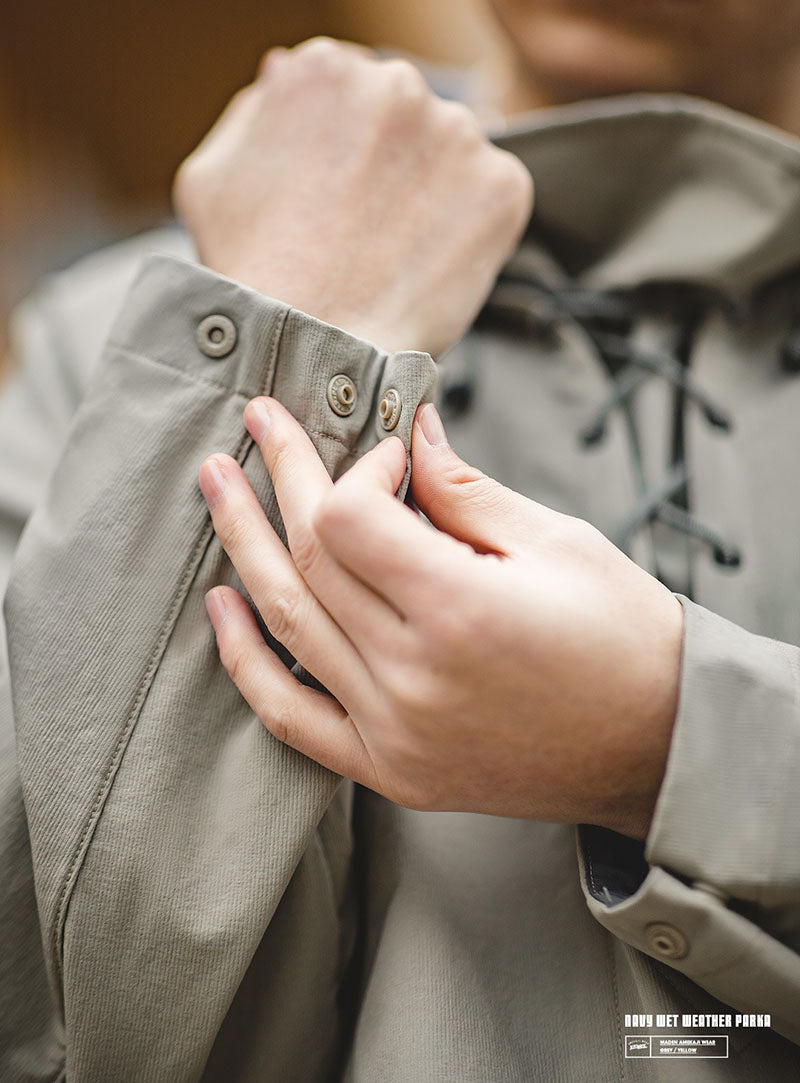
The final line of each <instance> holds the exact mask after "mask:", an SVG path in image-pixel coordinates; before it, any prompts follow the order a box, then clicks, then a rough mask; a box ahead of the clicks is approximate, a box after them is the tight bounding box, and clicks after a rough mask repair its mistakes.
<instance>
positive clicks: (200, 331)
mask: <svg viewBox="0 0 800 1083" xmlns="http://www.w3.org/2000/svg"><path fill="white" fill-rule="evenodd" d="M196 338H197V345H198V346H199V347H200V349H201V350H202V351H203V353H204V354H205V355H206V357H213V358H215V359H219V358H220V357H227V356H228V354H229V353H230V352H231V351H232V350H233V348H234V346H235V345H236V339H237V334H236V324H235V323H234V322H233V320H231V319H229V318H228V317H227V316H222V315H220V314H219V313H215V314H214V315H213V316H206V318H205V319H204V320H202V321H201V323H199V324H198V327H197V335H196Z"/></svg>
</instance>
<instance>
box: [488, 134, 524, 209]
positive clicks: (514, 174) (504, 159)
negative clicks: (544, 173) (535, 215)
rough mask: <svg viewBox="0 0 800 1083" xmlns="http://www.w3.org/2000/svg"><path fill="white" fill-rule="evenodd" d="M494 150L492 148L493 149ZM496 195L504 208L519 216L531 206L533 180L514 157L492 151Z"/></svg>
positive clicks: (506, 153)
mask: <svg viewBox="0 0 800 1083" xmlns="http://www.w3.org/2000/svg"><path fill="white" fill-rule="evenodd" d="M493 149H494V148H493ZM494 153H495V155H496V158H495V183H496V186H497V194H498V196H499V197H500V199H501V200H502V201H503V203H504V205H505V207H506V208H507V209H509V210H512V211H515V212H517V213H518V214H519V215H520V216H521V215H523V214H524V215H526V216H527V214H528V213H529V212H530V209H531V207H532V205H533V178H532V177H531V174H530V173H529V172H528V170H527V169H526V168H525V166H524V165H523V164H522V162H521V161H520V160H519V158H517V157H516V155H514V154H511V153H509V152H508V151H505V150H496V149H494Z"/></svg>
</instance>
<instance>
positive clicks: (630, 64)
mask: <svg viewBox="0 0 800 1083" xmlns="http://www.w3.org/2000/svg"><path fill="white" fill-rule="evenodd" d="M507 29H510V28H508V27H507ZM514 29H515V32H514V33H513V34H512V35H510V36H511V40H512V42H513V44H514V49H515V52H516V53H517V55H518V57H519V58H520V61H521V62H522V64H523V65H524V67H526V68H528V69H529V71H530V72H531V74H532V76H533V77H534V80H535V82H537V83H539V84H544V85H546V86H547V87H548V88H549V89H550V90H551V92H552V93H553V96H554V97H557V98H559V99H561V100H572V99H577V98H586V97H598V96H604V95H608V94H625V93H632V92H635V91H661V92H669V91H681V90H691V86H692V83H693V82H694V80H692V79H691V76H690V73H689V72H688V71H687V70H686V64H687V61H688V60H690V59H691V54H690V50H689V49H687V47H686V46H687V42H685V41H674V40H671V39H669V38H667V39H665V37H664V35H663V34H656V33H651V34H648V33H645V32H643V31H642V30H641V28H636V29H635V30H634V29H631V28H629V27H626V26H620V25H614V24H609V23H604V22H602V21H600V20H597V21H590V20H565V19H561V18H556V19H546V18H540V19H536V20H534V21H532V24H531V25H530V26H527V27H525V29H524V32H517V31H516V28H514Z"/></svg>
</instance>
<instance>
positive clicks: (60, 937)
mask: <svg viewBox="0 0 800 1083" xmlns="http://www.w3.org/2000/svg"><path fill="white" fill-rule="evenodd" d="M284 323H285V320H283V321H281V322H280V324H279V325H278V327H277V328H276V331H275V334H274V337H273V341H272V343H271V344H270V351H269V355H268V364H267V371H268V379H271V374H272V373H273V372H274V361H275V356H276V353H277V349H278V340H279V339H280V336H281V333H282V331H283V327H284ZM118 348H119V347H118ZM122 351H123V352H124V353H130V354H131V356H133V357H139V358H140V359H141V360H144V361H151V360H152V359H149V358H145V357H141V355H138V354H135V353H132V352H131V351H128V350H125V349H124V348H122ZM152 363H153V364H156V365H159V366H160V367H165V368H169V371H170V372H172V373H175V372H181V370H179V369H173V368H172V367H171V366H167V365H164V364H163V362H157V361H154V362H152ZM183 375H186V378H187V379H192V377H191V376H190V375H189V374H183ZM199 380H200V382H203V383H207V384H208V383H211V385H212V386H213V387H215V388H217V389H218V390H222V391H225V392H228V393H230V391H231V390H232V389H231V388H229V387H225V386H224V385H221V384H215V383H213V381H205V380H203V378H202V377H200V378H199ZM252 445H253V441H252V439H251V437H250V434H249V433H247V432H245V433H244V435H243V436H242V439H241V440H240V442H239V445H238V447H237V448H236V455H235V458H236V459H237V461H240V460H242V459H243V458H246V456H247V454H248V453H249V451H250V450H251V448H252ZM213 529H214V528H213V524H212V523H211V520H210V517H207V518H206V521H205V522H204V525H203V528H202V530H201V533H200V536H199V537H198V539H197V541H196V543H195V545H194V547H193V549H192V552H191V554H190V556H189V560H188V562H187V564H186V567H185V569H184V573H183V575H182V576H181V578H180V581H179V583H178V586H177V588H176V591H175V594H174V596H173V599H172V602H171V603H170V607H169V609H168V611H167V615H166V617H165V619H164V623H163V626H162V629H161V633H160V635H159V637H158V639H157V641H156V644H155V647H154V648H153V651H152V654H151V655H150V660H149V662H148V664H147V666H146V667H145V671H144V675H143V677H142V680H141V683H140V685H139V689H138V691H137V693H136V697H135V699H134V702H133V707H132V709H131V712H130V714H129V716H128V718H127V720H126V722H125V725H124V726H123V729H122V732H121V734H120V737H119V740H118V741H117V744H116V745H115V747H114V751H113V753H112V755H111V760H110V762H109V766H108V768H107V770H106V773H105V775H104V776H103V780H102V782H101V784H100V787H99V789H98V791H97V795H96V797H95V800H94V801H93V803H92V806H91V808H90V810H89V815H88V817H87V821H86V825H85V827H84V829H83V831H82V832H81V835H80V838H79V840H78V843H77V845H76V847H75V851H74V854H73V857H72V860H71V861H70V863H69V866H68V868H67V872H66V874H65V877H64V883H63V886H62V888H61V891H60V893H59V897H58V906H57V910H56V920H55V922H54V926H53V934H52V951H53V956H54V960H55V967H56V974H57V976H58V979H59V984H61V983H63V975H64V964H63V944H64V927H65V923H66V914H67V909H68V907H69V903H70V900H71V898H72V892H73V890H74V887H75V884H76V883H77V879H78V876H79V874H80V870H81V868H82V866H83V861H84V859H85V856H86V853H87V851H88V848H89V843H90V841H91V837H92V835H93V834H94V831H95V829H96V828H97V824H98V823H99V820H100V817H101V815H102V812H103V808H104V807H105V802H106V800H107V798H108V794H109V793H110V791H111V787H112V785H113V782H114V778H115V777H116V774H117V771H118V770H119V766H120V764H121V762H122V759H123V756H124V753H125V749H126V748H127V745H128V742H129V740H130V736H131V734H132V732H133V729H134V727H135V725H136V721H137V719H138V717H139V714H140V713H141V710H142V708H143V706H144V703H145V700H146V699H147V696H148V693H149V691H150V688H151V687H152V682H153V679H154V677H155V674H156V672H157V670H158V666H159V665H160V663H161V659H162V657H163V654H164V650H165V649H166V645H167V643H168V641H169V638H170V636H171V634H172V631H173V629H174V626H175V622H176V620H177V618H178V614H179V613H180V610H181V607H182V605H183V602H184V600H185V597H186V593H187V591H188V589H189V586H190V585H191V582H192V580H193V578H194V576H195V575H196V573H197V569H198V567H199V564H200V561H201V559H202V555H203V552H204V550H205V548H206V546H207V545H208V542H209V540H210V539H211V536H212V534H213ZM60 992H62V994H63V990H60Z"/></svg>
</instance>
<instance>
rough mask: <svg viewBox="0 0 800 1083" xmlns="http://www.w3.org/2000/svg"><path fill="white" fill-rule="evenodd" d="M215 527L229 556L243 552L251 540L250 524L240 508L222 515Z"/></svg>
mask: <svg viewBox="0 0 800 1083" xmlns="http://www.w3.org/2000/svg"><path fill="white" fill-rule="evenodd" d="M214 529H215V531H216V534H217V537H218V538H219V540H220V543H221V545H222V548H223V549H224V550H225V552H226V553H227V554H228V556H232V554H234V553H237V554H238V553H241V551H242V550H243V549H244V548H245V546H246V545H247V544H248V542H249V536H250V524H249V522H248V520H247V517H246V516H245V515H244V514H243V513H242V512H241V511H240V510H237V509H230V510H229V511H228V512H227V513H226V514H224V515H222V516H221V518H220V521H219V522H218V523H217V524H216V525H215V527H214Z"/></svg>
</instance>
